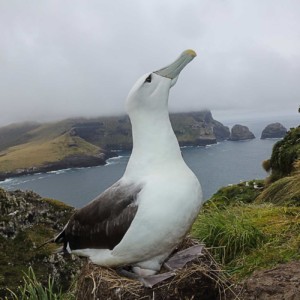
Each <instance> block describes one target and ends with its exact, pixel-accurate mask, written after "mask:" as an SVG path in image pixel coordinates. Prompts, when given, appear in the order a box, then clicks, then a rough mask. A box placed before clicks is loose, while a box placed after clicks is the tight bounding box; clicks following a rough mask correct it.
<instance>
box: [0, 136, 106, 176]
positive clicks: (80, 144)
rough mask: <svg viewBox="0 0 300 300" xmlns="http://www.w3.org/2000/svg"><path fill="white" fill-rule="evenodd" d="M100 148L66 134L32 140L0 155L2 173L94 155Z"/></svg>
mask: <svg viewBox="0 0 300 300" xmlns="http://www.w3.org/2000/svg"><path fill="white" fill-rule="evenodd" d="M99 151H100V148H99V147H97V146H94V145H92V144H90V143H88V142H86V141H84V140H83V139H81V138H79V137H76V136H71V135H70V134H68V133H65V134H63V135H60V136H58V137H55V138H53V139H51V137H50V138H49V139H33V140H32V141H30V142H28V143H26V144H22V145H18V146H14V147H11V148H9V149H7V151H5V152H2V155H1V154H0V170H1V171H2V172H10V171H15V170H16V169H23V168H30V167H40V166H41V165H43V164H45V163H48V162H54V161H58V160H62V159H63V158H65V157H67V156H69V155H74V154H86V155H95V154H97V153H99Z"/></svg>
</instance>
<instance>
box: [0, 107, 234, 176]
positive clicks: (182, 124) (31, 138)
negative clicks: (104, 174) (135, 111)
mask: <svg viewBox="0 0 300 300" xmlns="http://www.w3.org/2000/svg"><path fill="white" fill-rule="evenodd" d="M170 120H171V123H172V126H173V129H174V132H175V134H176V136H177V138H178V141H179V144H180V146H205V145H210V144H215V143H217V142H219V141H223V140H227V139H228V138H229V136H230V131H229V128H228V127H227V126H224V125H223V124H222V123H220V122H218V121H216V120H214V118H213V117H212V114H211V112H210V111H209V110H204V111H199V112H190V113H174V114H171V115H170ZM131 148H132V135H131V124H130V120H129V118H128V117H127V116H114V117H98V118H91V119H85V118H74V119H67V120H63V121H59V122H53V123H43V124H40V123H32V122H30V123H20V124H13V125H9V126H5V127H2V128H0V180H4V179H6V178H8V177H15V176H20V175H25V174H33V173H38V172H48V171H54V170H59V169H65V168H74V167H89V166H97V165H104V164H105V163H106V160H107V159H108V158H110V157H113V156H115V155H116V154H115V152H113V151H112V150H131Z"/></svg>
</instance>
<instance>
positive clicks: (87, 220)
mask: <svg viewBox="0 0 300 300" xmlns="http://www.w3.org/2000/svg"><path fill="white" fill-rule="evenodd" d="M141 190H142V186H141V185H133V184H131V185H124V184H122V182H121V181H118V182H117V183H115V184H114V185H113V186H111V187H110V188H109V189H107V190H106V191H104V192H103V193H102V194H101V195H100V196H98V197H97V198H96V199H94V200H93V201H92V202H91V203H89V204H88V205H87V206H85V207H83V208H81V209H79V210H78V211H76V212H75V213H74V215H73V216H72V217H71V219H70V221H69V222H68V224H67V225H66V227H65V229H64V231H63V232H61V233H60V234H59V235H58V236H57V238H56V240H58V241H61V242H64V245H65V247H67V246H69V247H70V248H71V250H76V249H86V248H91V249H113V248H114V247H115V246H116V245H117V244H118V243H119V242H120V241H121V240H122V238H123V236H124V235H125V233H126V232H127V230H128V228H129V226H130V224H131V222H132V220H133V219H134V217H135V214H136V212H137V210H138V204H137V197H138V194H139V192H140V191H141ZM59 237H60V239H59Z"/></svg>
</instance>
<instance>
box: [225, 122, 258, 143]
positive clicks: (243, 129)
mask: <svg viewBox="0 0 300 300" xmlns="http://www.w3.org/2000/svg"><path fill="white" fill-rule="evenodd" d="M250 139H255V136H254V134H253V133H252V132H251V131H250V130H249V128H248V127H247V126H243V125H239V124H237V125H234V126H233V127H232V128H231V134H230V137H229V140H230V141H242V140H250Z"/></svg>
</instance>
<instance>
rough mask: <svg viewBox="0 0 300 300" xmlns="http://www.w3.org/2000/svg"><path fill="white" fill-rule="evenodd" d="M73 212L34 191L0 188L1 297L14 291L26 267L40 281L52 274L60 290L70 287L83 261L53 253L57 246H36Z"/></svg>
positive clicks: (60, 225)
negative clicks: (30, 269) (29, 268)
mask: <svg viewBox="0 0 300 300" xmlns="http://www.w3.org/2000/svg"><path fill="white" fill-rule="evenodd" d="M73 211H74V208H72V207H70V206H68V205H66V204H64V203H62V202H60V201H57V200H52V199H46V198H42V197H41V196H39V195H38V194H36V193H34V192H30V191H28V192H22V191H14V192H9V191H5V190H3V189H1V188H0V299H5V296H7V290H6V288H7V287H8V288H10V289H12V290H13V291H16V290H17V287H18V285H20V283H21V282H22V278H23V276H24V273H23V272H26V273H27V272H28V267H29V266H31V267H32V268H33V270H34V272H35V274H36V276H37V278H38V280H39V281H41V282H42V283H43V284H45V285H47V280H48V276H49V275H51V276H52V278H54V280H55V282H56V284H57V285H58V286H61V287H62V288H63V290H67V289H68V288H69V286H70V284H71V282H72V278H73V277H74V276H75V275H77V273H78V272H79V270H80V269H81V266H82V264H83V262H84V261H83V260H81V259H80V258H78V257H75V256H69V257H65V256H63V255H61V254H57V253H56V254H53V251H55V250H56V249H57V248H58V245H53V244H48V245H46V246H44V247H42V248H38V246H39V245H41V244H42V243H43V242H45V241H46V240H49V239H50V238H52V237H54V236H55V235H56V234H57V233H58V232H59V231H61V230H62V229H63V227H64V225H65V223H66V222H67V220H68V219H69V217H70V216H71V214H72V213H73ZM9 299H10V298H9ZM20 299H21V298H20Z"/></svg>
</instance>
